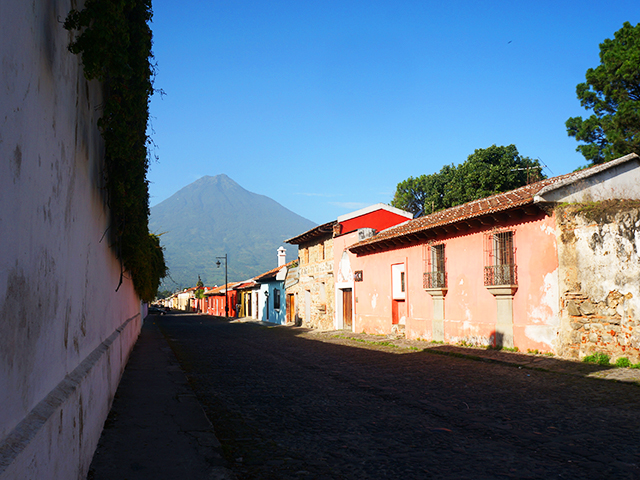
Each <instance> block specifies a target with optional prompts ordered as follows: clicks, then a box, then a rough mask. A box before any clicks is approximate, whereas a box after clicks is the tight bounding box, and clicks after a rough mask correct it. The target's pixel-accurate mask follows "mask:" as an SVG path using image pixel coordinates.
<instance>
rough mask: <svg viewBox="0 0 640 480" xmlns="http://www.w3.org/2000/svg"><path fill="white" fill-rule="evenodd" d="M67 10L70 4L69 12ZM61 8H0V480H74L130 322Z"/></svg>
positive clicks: (97, 429)
mask: <svg viewBox="0 0 640 480" xmlns="http://www.w3.org/2000/svg"><path fill="white" fill-rule="evenodd" d="M75 4H76V2H74V5H75ZM70 9H71V2H70V1H69V0H32V1H25V0H3V1H2V3H1V4H0V56H1V62H2V63H1V69H0V72H1V73H0V75H1V79H0V312H1V314H0V315H1V320H0V406H1V408H0V479H9V478H11V479H13V478H38V479H48V478H51V479H60V478H84V476H86V473H87V471H88V468H89V464H90V461H91V458H92V455H93V451H94V449H95V446H96V444H97V441H98V439H99V436H100V433H101V431H102V426H103V423H104V420H105V418H106V416H107V413H108V410H109V407H110V404H111V400H112V398H113V395H114V393H115V389H116V387H117V384H118V381H119V379H120V376H121V373H122V370H123V369H124V365H125V363H126V360H127V358H128V355H129V352H130V350H131V348H132V346H133V344H134V343H135V340H136V339H137V336H138V334H139V331H140V325H141V312H140V310H141V307H140V302H139V299H138V298H137V296H136V295H135V293H134V291H133V287H132V285H131V283H130V281H129V280H128V279H127V278H126V277H125V279H124V283H123V284H122V286H121V287H120V288H119V290H118V291H117V292H116V287H117V286H118V283H119V279H120V265H119V262H118V261H117V259H116V258H115V255H114V253H113V251H112V250H111V249H110V247H109V235H108V233H107V235H105V232H107V229H108V226H109V221H108V211H107V208H106V206H105V205H106V204H105V199H104V192H103V189H102V187H103V180H102V174H101V167H102V162H101V160H102V152H103V144H102V140H101V137H100V134H99V132H98V130H97V128H96V122H97V119H98V117H99V115H100V103H101V89H100V85H99V84H98V83H97V82H87V81H86V80H85V79H84V77H83V75H82V70H81V67H80V62H79V58H78V57H77V56H76V55H72V54H71V53H69V52H68V50H67V45H68V43H69V40H70V36H69V33H68V32H67V31H66V30H64V28H63V26H62V21H63V20H64V18H65V17H66V15H67V13H68V12H69V10H70Z"/></svg>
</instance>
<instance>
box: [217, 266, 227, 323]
mask: <svg viewBox="0 0 640 480" xmlns="http://www.w3.org/2000/svg"><path fill="white" fill-rule="evenodd" d="M216 258H217V259H218V261H217V262H216V266H217V267H218V268H220V260H222V259H223V258H224V316H225V317H228V316H229V301H228V298H227V254H226V253H225V254H224V257H216Z"/></svg>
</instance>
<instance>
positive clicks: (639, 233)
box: [556, 200, 640, 363]
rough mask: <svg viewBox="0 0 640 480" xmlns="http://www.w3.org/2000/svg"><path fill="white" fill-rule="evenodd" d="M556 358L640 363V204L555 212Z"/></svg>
mask: <svg viewBox="0 0 640 480" xmlns="http://www.w3.org/2000/svg"><path fill="white" fill-rule="evenodd" d="M556 215H557V217H556V218H557V221H558V229H559V233H560V236H559V242H558V255H559V269H560V275H559V277H560V278H559V281H560V285H559V286H560V291H561V293H562V299H561V316H562V317H561V318H562V327H561V332H560V335H561V338H560V340H561V342H560V352H559V353H560V354H561V355H563V356H566V357H569V358H576V359H580V358H583V357H584V356H586V355H590V354H592V353H594V352H602V353H606V354H607V355H609V356H610V357H611V358H612V360H616V359H617V358H620V357H626V358H628V359H629V360H631V361H632V363H637V362H640V293H639V287H640V257H639V254H638V250H639V249H640V202H638V201H637V200H636V201H623V200H618V201H605V202H594V203H589V204H572V205H568V206H563V207H560V208H558V209H557V210H556Z"/></svg>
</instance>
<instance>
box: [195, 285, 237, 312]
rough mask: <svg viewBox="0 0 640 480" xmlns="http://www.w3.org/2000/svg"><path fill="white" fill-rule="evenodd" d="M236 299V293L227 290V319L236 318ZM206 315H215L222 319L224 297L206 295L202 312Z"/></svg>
mask: <svg viewBox="0 0 640 480" xmlns="http://www.w3.org/2000/svg"><path fill="white" fill-rule="evenodd" d="M237 298H238V292H237V291H235V290H229V291H228V292H227V301H228V302H229V303H228V305H229V317H236V316H237V312H236V300H237ZM203 311H205V312H206V314H207V315H215V316H217V317H224V314H225V310H224V295H208V296H207V297H206V301H205V308H204V310H203Z"/></svg>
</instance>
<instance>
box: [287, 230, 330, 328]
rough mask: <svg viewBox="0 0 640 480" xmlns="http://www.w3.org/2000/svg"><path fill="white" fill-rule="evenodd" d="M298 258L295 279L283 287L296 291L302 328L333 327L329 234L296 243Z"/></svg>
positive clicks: (291, 291)
mask: <svg viewBox="0 0 640 480" xmlns="http://www.w3.org/2000/svg"><path fill="white" fill-rule="evenodd" d="M307 252H308V253H307ZM299 258H300V267H299V271H298V275H299V282H298V283H297V284H296V285H295V287H294V288H293V289H287V293H294V292H295V293H297V299H298V301H297V302H296V305H297V307H296V309H297V315H298V318H299V319H300V320H301V323H302V325H303V326H305V327H309V328H317V329H320V330H333V329H334V296H335V295H334V287H335V279H334V277H333V238H332V235H331V234H330V233H329V234H327V235H326V236H325V237H324V238H321V239H317V240H314V241H312V242H309V243H307V244H302V245H300V251H299ZM307 258H308V262H307V261H306V260H307ZM305 291H308V292H310V295H309V297H310V300H311V305H310V307H309V308H308V309H307V305H306V303H305V302H306V301H305V298H306V295H305ZM307 310H308V311H309V313H310V315H309V318H307Z"/></svg>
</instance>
